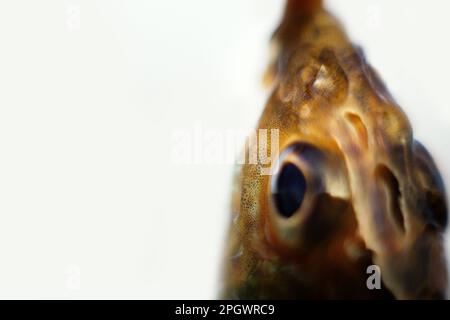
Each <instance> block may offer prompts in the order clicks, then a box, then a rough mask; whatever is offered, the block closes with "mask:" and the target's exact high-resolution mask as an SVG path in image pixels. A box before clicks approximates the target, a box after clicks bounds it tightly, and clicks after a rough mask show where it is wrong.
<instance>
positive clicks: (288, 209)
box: [272, 163, 306, 218]
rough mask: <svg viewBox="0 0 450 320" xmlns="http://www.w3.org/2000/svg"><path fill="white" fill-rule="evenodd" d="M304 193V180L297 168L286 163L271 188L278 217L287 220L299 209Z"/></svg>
mask: <svg viewBox="0 0 450 320" xmlns="http://www.w3.org/2000/svg"><path fill="white" fill-rule="evenodd" d="M305 192H306V179H305V176H304V175H303V173H302V171H301V170H300V168H299V167H298V166H296V165H295V164H293V163H286V164H284V165H283V167H282V168H281V169H280V171H279V173H278V175H277V176H276V177H275V181H274V183H273V187H272V194H273V197H274V202H275V206H276V208H277V209H278V212H279V213H280V215H282V216H283V217H285V218H289V217H291V216H293V215H294V213H295V212H296V211H297V210H298V209H299V208H300V207H301V205H302V202H303V198H304V197H305Z"/></svg>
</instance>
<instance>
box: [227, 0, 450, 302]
mask: <svg viewBox="0 0 450 320" xmlns="http://www.w3.org/2000/svg"><path fill="white" fill-rule="evenodd" d="M271 49H272V51H271V52H272V56H271V61H270V63H269V67H268V70H267V73H266V75H265V77H264V81H265V83H266V84H267V85H268V86H269V88H270V90H271V91H270V95H269V98H268V102H267V104H266V106H265V108H264V110H263V112H262V115H261V117H260V119H259V121H258V123H257V125H256V129H257V130H278V137H277V139H278V141H277V150H279V151H278V153H277V156H276V157H275V160H274V161H273V163H272V165H271V168H272V169H271V170H272V171H271V172H270V174H262V173H261V171H262V169H263V168H264V165H265V163H262V162H261V160H259V159H258V161H257V162H256V163H244V164H242V165H240V166H239V167H238V168H237V170H236V173H235V178H234V182H233V191H232V197H231V210H230V211H231V216H230V224H229V231H228V233H227V236H226V245H225V250H224V251H225V254H224V257H223V264H222V273H221V274H222V278H221V285H220V290H219V296H220V297H221V298H223V299H444V298H446V292H447V287H448V274H447V264H446V256H445V249H444V235H445V231H446V226H447V200H446V199H447V197H446V190H445V185H444V183H443V180H442V177H441V175H440V173H439V169H438V167H437V165H436V163H435V161H434V160H433V157H432V156H431V155H430V153H429V152H428V151H427V149H426V148H425V147H424V146H423V145H422V144H420V142H418V141H416V139H415V138H414V135H413V131H412V126H411V124H410V122H409V120H408V118H407V115H406V113H405V112H404V111H403V110H402V109H401V108H400V106H399V105H398V104H397V102H396V101H395V99H394V98H393V96H392V95H391V94H390V92H389V90H388V89H387V87H386V86H385V84H384V83H383V81H382V80H381V78H380V76H379V75H378V73H377V71H376V70H375V69H374V68H373V67H372V66H371V65H370V64H369V63H368V61H367V59H366V57H365V55H364V53H363V50H362V49H361V48H360V47H358V46H357V45H354V44H353V43H352V41H351V40H350V39H349V37H348V36H347V34H346V33H345V31H344V28H343V26H342V25H341V23H340V22H339V21H338V20H337V18H335V17H334V16H333V15H332V14H331V13H329V12H328V11H327V10H326V9H325V8H324V6H323V3H322V1H320V0H288V1H287V2H286V5H285V11H284V14H283V16H282V19H281V23H280V25H279V27H278V28H277V29H276V31H275V33H274V34H273V37H272V41H271ZM249 140H251V139H249ZM249 140H248V141H247V143H246V146H245V152H247V151H249V148H251V143H249ZM252 141H253V140H252ZM266 147H267V150H266V151H268V153H270V152H271V150H273V149H275V147H274V141H271V142H270V143H269V144H268V146H266ZM376 276H379V283H378V284H377V283H376V281H375V282H373V283H372V282H371V281H372V280H373V279H374V278H373V277H376ZM371 277H372V279H371Z"/></svg>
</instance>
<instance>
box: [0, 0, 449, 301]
mask: <svg viewBox="0 0 450 320" xmlns="http://www.w3.org/2000/svg"><path fill="white" fill-rule="evenodd" d="M282 2H283V1H278V0H245V1H243V0H227V1H223V0H190V1H183V0H176V1H175V0H172V1H156V0H132V1H125V0H122V1H118V0H89V1H88V0H66V1H62V0H53V1H50V0H42V1H31V0H29V1H24V0H14V1H13V0H4V1H1V2H0V40H1V43H0V298H193V299H196V298H214V297H215V296H216V289H217V280H218V274H219V273H218V271H219V262H220V256H221V251H222V248H223V239H224V233H225V230H226V224H227V221H228V220H227V210H226V206H227V203H228V198H229V191H230V181H231V170H232V166H230V165H191V166H180V165H175V164H174V163H173V162H172V160H171V150H172V147H173V146H172V144H173V141H172V139H171V137H172V135H173V132H175V131H176V130H179V129H186V130H193V128H194V126H195V124H199V123H200V124H201V125H202V126H203V127H204V128H206V129H208V128H210V129H223V130H225V129H233V128H244V129H249V128H251V127H252V126H253V125H254V124H255V123H256V121H257V118H258V116H259V114H260V112H261V111H262V108H263V105H264V101H265V98H266V95H267V93H266V92H264V91H263V90H262V87H261V85H260V78H261V75H262V73H263V71H264V67H265V64H266V60H267V43H268V39H269V37H270V35H271V33H272V31H273V30H274V28H275V26H276V24H277V22H278V19H279V17H280V14H281V9H282V8H281V7H282V6H281V3H282ZM329 7H330V9H331V10H332V11H333V12H334V13H336V14H337V15H338V16H339V18H340V19H341V21H342V22H343V23H344V25H345V26H346V28H347V30H348V31H349V33H350V34H351V36H352V38H353V39H354V40H355V42H357V43H359V44H361V45H362V46H363V47H364V48H365V50H366V52H367V55H368V58H369V60H370V61H371V62H372V64H373V65H374V66H375V67H376V68H377V69H378V70H379V71H380V73H381V74H382V76H383V78H384V80H385V81H386V82H387V84H388V85H389V87H390V88H391V90H392V92H393V93H394V95H395V96H396V98H397V100H398V101H399V103H400V104H401V105H402V106H403V107H404V109H405V110H406V112H407V114H408V115H409V116H410V119H411V120H412V122H413V125H414V128H415V133H416V136H417V137H418V138H419V139H420V140H422V141H423V142H424V143H425V144H426V145H427V146H428V148H429V149H430V150H431V152H432V153H433V155H434V156H435V158H436V160H437V162H438V164H439V166H440V167H441V169H442V172H443V175H444V177H445V179H446V181H447V184H449V185H450V152H449V146H450V142H449V138H450V108H449V102H448V101H449V94H450V90H449V89H448V82H449V81H448V79H449V76H450V62H449V59H448V57H450V45H449V42H448V32H449V30H450V19H448V12H449V10H450V4H449V2H448V1H444V0H434V1H419V0H417V1H407V0H401V1H400V0H396V1H387V0H384V1H375V0H371V1H369V0H367V1H361V0H334V1H329Z"/></svg>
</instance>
